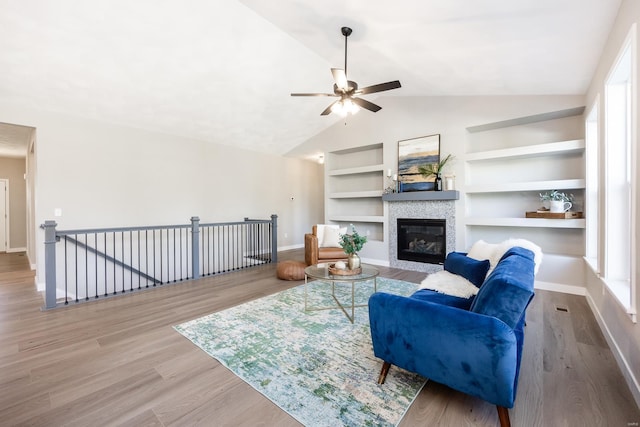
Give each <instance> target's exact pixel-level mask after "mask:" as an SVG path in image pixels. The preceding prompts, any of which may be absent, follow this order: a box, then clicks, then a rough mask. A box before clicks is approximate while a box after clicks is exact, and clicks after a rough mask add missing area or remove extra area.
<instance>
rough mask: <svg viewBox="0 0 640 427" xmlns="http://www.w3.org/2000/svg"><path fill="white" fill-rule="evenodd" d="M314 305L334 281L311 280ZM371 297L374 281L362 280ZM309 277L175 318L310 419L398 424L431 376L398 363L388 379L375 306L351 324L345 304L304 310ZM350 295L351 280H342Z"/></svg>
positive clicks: (345, 297) (410, 287)
mask: <svg viewBox="0 0 640 427" xmlns="http://www.w3.org/2000/svg"><path fill="white" fill-rule="evenodd" d="M308 286H309V288H308V295H309V300H308V302H309V305H310V306H314V307H324V306H327V305H332V303H333V299H332V297H331V286H330V285H329V284H327V283H324V282H319V281H316V282H310V283H309V284H308ZM417 287H418V285H416V284H414V283H408V282H403V281H399V280H392V279H386V278H378V290H379V291H383V292H388V293H394V294H398V295H410V294H411V293H413V292H414V291H415V290H416V289H417ZM356 288H357V290H356V304H358V303H360V304H366V302H367V300H368V297H369V296H370V295H371V293H372V292H373V281H370V282H363V283H356ZM304 295H305V292H304V285H301V286H298V287H295V288H292V289H289V290H286V291H282V292H279V293H277V294H274V295H270V296H267V297H264V298H261V299H258V300H254V301H251V302H248V303H245V304H242V305H239V306H237V307H233V308H230V309H227V310H224V311H221V312H218V313H214V314H211V315H208V316H205V317H201V318H199V319H195V320H192V321H190V322H186V323H183V324H181V325H178V326H175V329H176V330H177V331H178V332H180V333H181V334H183V335H184V336H185V337H187V338H188V339H190V340H191V341H192V342H193V343H194V344H195V345H197V346H198V347H200V348H201V349H202V350H204V351H205V352H207V353H208V354H209V355H210V356H212V357H214V358H216V359H217V360H219V361H220V363H222V364H223V365H224V366H226V367H227V368H229V369H230V370H231V371H232V372H233V373H235V374H236V375H238V376H239V377H240V378H242V379H243V380H244V381H246V382H247V383H248V384H250V385H251V386H252V387H254V388H255V389H256V390H258V391H259V392H260V393H262V394H263V395H265V396H266V397H267V398H269V399H270V400H271V401H273V402H274V403H275V404H276V405H278V406H279V407H280V408H282V409H283V410H285V411H286V412H288V413H289V414H291V415H292V416H293V417H294V418H296V419H297V420H298V421H300V422H301V423H302V424H304V425H306V426H339V425H345V426H369V425H371V426H373V425H375V426H393V425H397V424H398V423H399V422H400V420H401V419H402V417H403V415H404V414H405V412H406V411H407V409H408V408H409V406H410V405H411V403H412V402H413V400H414V399H415V397H416V396H417V395H418V393H419V392H420V390H421V389H422V387H424V385H425V383H426V379H425V378H423V377H420V376H418V375H416V374H412V373H409V372H406V371H402V370H400V369H398V368H394V370H393V375H389V376H388V377H387V380H386V382H385V384H384V385H378V384H377V379H378V374H379V372H380V368H381V366H382V362H381V361H380V360H379V359H377V358H376V357H375V356H374V355H373V348H372V344H371V333H370V330H369V313H368V309H367V308H366V307H361V308H356V311H355V322H354V324H351V322H349V320H348V319H347V317H346V316H345V315H344V313H343V312H342V311H341V310H340V309H332V310H324V311H308V312H305V311H304ZM336 295H337V296H338V299H339V300H340V301H341V302H343V304H344V303H345V302H347V301H350V298H351V284H336Z"/></svg>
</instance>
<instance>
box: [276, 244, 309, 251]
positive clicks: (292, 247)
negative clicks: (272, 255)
mask: <svg viewBox="0 0 640 427" xmlns="http://www.w3.org/2000/svg"><path fill="white" fill-rule="evenodd" d="M301 248H304V243H302V244H298V245H289V246H279V247H278V252H280V251H290V250H292V249H301Z"/></svg>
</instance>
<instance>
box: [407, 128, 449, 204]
mask: <svg viewBox="0 0 640 427" xmlns="http://www.w3.org/2000/svg"><path fill="white" fill-rule="evenodd" d="M439 160H440V135H439V134H437V135H429V136H422V137H420V138H412V139H405V140H403V141H398V179H399V180H401V181H402V191H403V192H406V191H425V190H433V187H434V181H435V177H433V176H432V177H429V178H425V177H423V176H422V175H420V172H418V168H419V167H420V166H422V165H425V164H428V163H437V162H438V161H439Z"/></svg>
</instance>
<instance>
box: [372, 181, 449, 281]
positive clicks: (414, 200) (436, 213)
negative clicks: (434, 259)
mask: <svg viewBox="0 0 640 427" xmlns="http://www.w3.org/2000/svg"><path fill="white" fill-rule="evenodd" d="M426 193H431V194H426ZM446 193H452V194H450V195H447V194H446ZM429 196H432V197H437V199H435V200H433V199H432V200H428V198H429ZM447 196H451V197H450V198H449V197H447ZM458 198H459V193H458V192H457V191H454V192H449V191H446V192H444V191H421V192H415V193H397V194H389V195H385V196H383V200H386V201H387V202H388V203H389V265H390V266H391V267H395V268H402V269H405V270H412V271H421V272H425V273H435V272H437V271H440V270H442V265H438V264H427V263H422V262H413V261H404V260H398V218H417V219H424V218H427V219H445V220H446V221H447V225H446V233H447V238H446V245H447V248H446V253H449V252H451V251H453V250H455V247H456V241H455V238H456V205H455V203H456V202H455V200H457V199H458Z"/></svg>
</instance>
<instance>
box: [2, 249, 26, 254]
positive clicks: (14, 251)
mask: <svg viewBox="0 0 640 427" xmlns="http://www.w3.org/2000/svg"><path fill="white" fill-rule="evenodd" d="M26 251H27V248H8V249H7V253H8V254H10V253H16V252H26Z"/></svg>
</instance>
